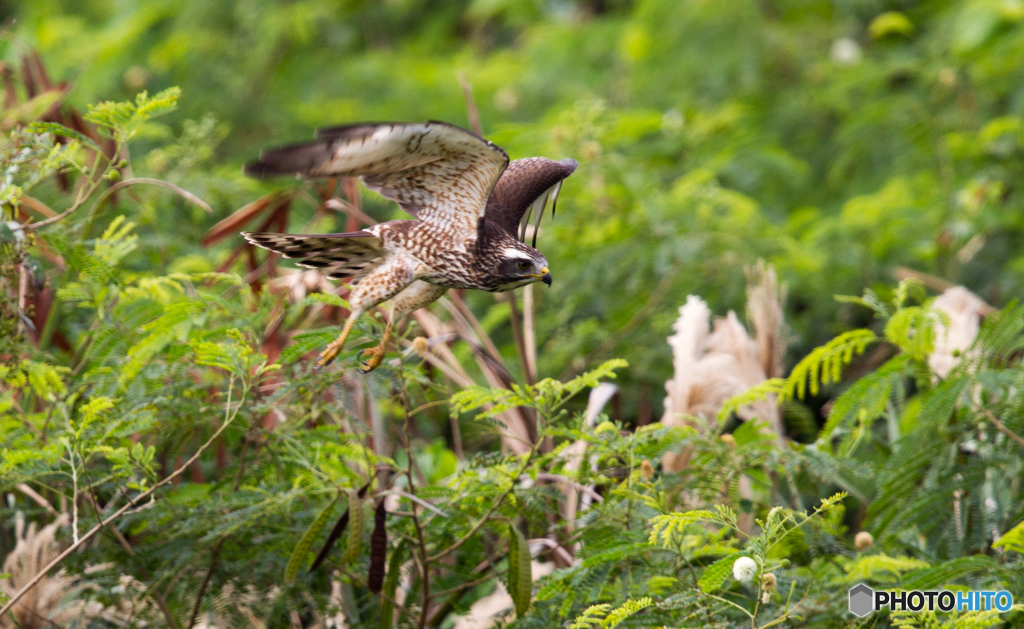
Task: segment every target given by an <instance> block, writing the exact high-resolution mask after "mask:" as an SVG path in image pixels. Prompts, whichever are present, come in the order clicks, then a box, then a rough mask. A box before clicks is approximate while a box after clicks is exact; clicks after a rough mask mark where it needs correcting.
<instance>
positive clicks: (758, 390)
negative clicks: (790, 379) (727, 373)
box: [717, 378, 786, 424]
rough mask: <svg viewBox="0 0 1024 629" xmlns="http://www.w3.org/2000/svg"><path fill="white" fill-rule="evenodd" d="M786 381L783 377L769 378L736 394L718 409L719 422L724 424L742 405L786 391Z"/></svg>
mask: <svg viewBox="0 0 1024 629" xmlns="http://www.w3.org/2000/svg"><path fill="white" fill-rule="evenodd" d="M785 383H786V381H785V380H784V379H782V378H769V379H768V380H765V381H764V382H761V383H759V384H757V385H756V386H753V387H751V388H749V389H747V390H746V391H744V392H743V393H740V394H739V395H734V396H733V397H731V398H729V399H728V400H726V401H725V404H722V408H721V409H719V411H718V417H717V419H718V423H719V424H724V423H725V422H726V421H728V419H729V417H730V416H731V415H732V414H733V413H735V412H736V411H738V410H739V409H740V408H741V407H744V406H747V405H748V404H753V403H754V402H759V401H761V400H763V399H765V398H767V397H768V396H769V395H773V394H774V395H779V394H781V393H783V392H784V391H785Z"/></svg>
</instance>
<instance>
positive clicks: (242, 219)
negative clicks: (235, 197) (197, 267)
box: [202, 192, 282, 247]
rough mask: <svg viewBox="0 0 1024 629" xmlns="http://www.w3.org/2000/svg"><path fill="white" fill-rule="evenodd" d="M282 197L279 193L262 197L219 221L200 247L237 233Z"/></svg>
mask: <svg viewBox="0 0 1024 629" xmlns="http://www.w3.org/2000/svg"><path fill="white" fill-rule="evenodd" d="M281 196H282V193H281V192H272V193H270V194H267V195H264V196H262V197H260V198H258V199H256V200H255V201H253V202H252V203H250V204H248V205H245V206H243V207H241V208H239V209H238V210H235V212H234V213H233V214H231V215H230V216H228V217H227V218H225V219H224V220H222V221H220V222H219V223H217V224H216V225H214V226H213V227H211V228H210V231H208V232H206V235H205V236H203V241H202V245H203V246H204V247H208V246H210V245H212V244H214V243H217V242H220V241H221V240H224V239H225V238H227V237H228V236H230V235H232V234H235V233H237V232H238V229H239V228H240V227H242V226H243V225H245V224H246V223H248V222H249V221H250V220H252V219H253V218H254V217H255V216H256V215H257V214H259V213H260V212H262V211H264V210H265V209H267V207H268V206H269V205H271V204H272V203H274V202H275V201H278V200H279V199H280V198H281Z"/></svg>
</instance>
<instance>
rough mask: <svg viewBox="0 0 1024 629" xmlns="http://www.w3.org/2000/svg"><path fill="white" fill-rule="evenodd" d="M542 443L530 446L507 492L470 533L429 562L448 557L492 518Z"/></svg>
mask: <svg viewBox="0 0 1024 629" xmlns="http://www.w3.org/2000/svg"><path fill="white" fill-rule="evenodd" d="M540 443H541V440H539V439H538V440H537V442H536V443H534V444H533V447H532V448H530V452H529V453H528V454H527V455H526V458H525V459H524V460H523V464H522V465H521V466H520V468H519V471H518V472H516V473H515V475H513V476H512V482H510V483H509V486H508V489H506V490H505V492H504V493H503V494H501V496H499V497H498V499H497V500H495V501H494V504H492V505H491V508H490V509H488V510H487V513H485V514H484V515H483V517H482V518H480V520H479V521H478V522H477V523H476V524H474V525H473V528H471V529H469V532H468V533H466V534H465V535H463V536H462V537H461V538H460V539H459V540H458V541H457V542H455V543H454V544H452V545H451V546H449V547H448V548H446V549H444V550H442V551H441V552H439V553H437V554H436V555H434V556H432V557H427V558H426V560H427V561H428V562H433V561H437V560H439V559H443V558H445V557H447V556H448V555H450V554H451V553H452V552H454V551H455V550H456V549H457V548H459V547H460V546H462V545H463V544H465V543H466V542H468V541H469V540H470V539H471V538H472V537H473V536H474V535H476V532H477V531H479V530H480V528H481V527H482V526H483V525H484V524H486V523H487V520H488V519H490V517H491V515H492V514H493V513H494V512H495V511H496V510H497V509H498V507H500V506H501V505H502V504H504V502H505V499H506V498H508V496H509V494H511V493H512V491H513V490H514V489H515V488H516V482H517V481H518V480H519V477H520V476H522V475H523V472H525V471H526V469H527V468H528V467H529V466H530V461H531V460H532V459H533V456H534V455H535V454H536V453H537V448H538V447H539V446H540Z"/></svg>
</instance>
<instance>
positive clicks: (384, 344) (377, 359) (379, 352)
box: [359, 321, 393, 373]
mask: <svg viewBox="0 0 1024 629" xmlns="http://www.w3.org/2000/svg"><path fill="white" fill-rule="evenodd" d="M392 329H393V328H392V325H391V321H388V324H387V325H386V326H384V336H382V337H381V339H380V343H379V344H378V345H377V347H372V348H367V349H364V350H363V356H364V357H365V358H367V359H368V360H366V361H365V362H363V365H362V366H361V367H360V368H359V371H360V373H370V372H371V371H373V370H374V369H376V368H377V367H380V364H381V363H382V362H384V356H385V355H386V354H387V353H388V341H390V340H391V330H392Z"/></svg>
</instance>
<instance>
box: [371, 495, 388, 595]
mask: <svg viewBox="0 0 1024 629" xmlns="http://www.w3.org/2000/svg"><path fill="white" fill-rule="evenodd" d="M387 515H388V514H387V511H385V510H384V499H383V498H381V500H380V502H378V503H377V510H376V511H375V512H374V514H373V533H372V534H371V535H370V574H369V576H368V577H367V579H366V585H367V587H369V588H370V591H371V592H373V593H374V594H379V593H380V587H381V585H382V584H383V583H384V562H385V561H387V553H388V532H387V530H386V527H385V524H386V521H387Z"/></svg>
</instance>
